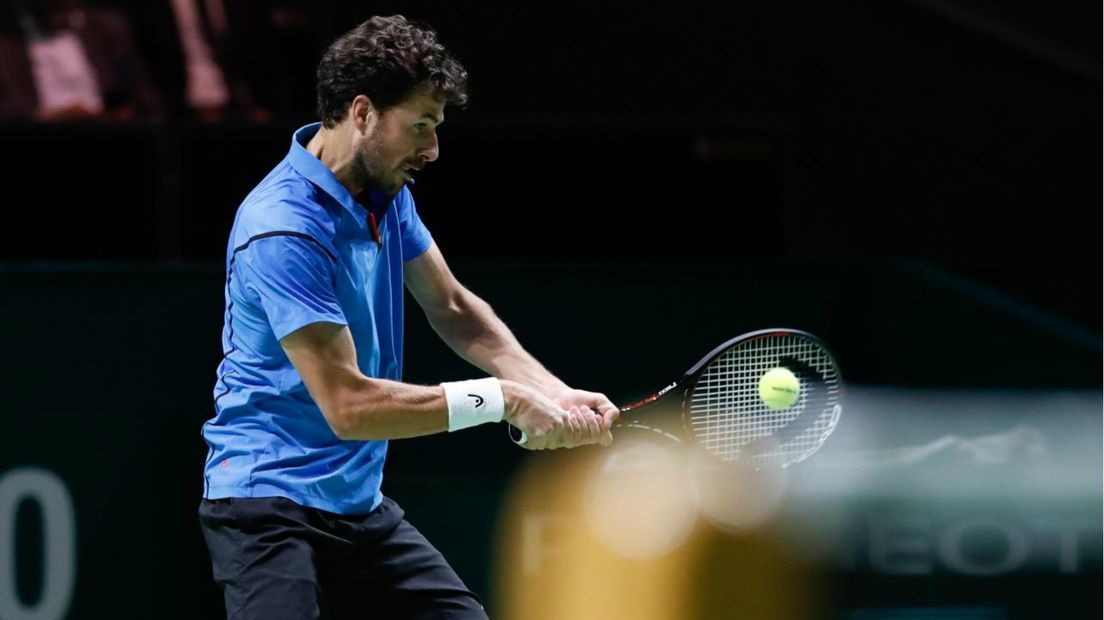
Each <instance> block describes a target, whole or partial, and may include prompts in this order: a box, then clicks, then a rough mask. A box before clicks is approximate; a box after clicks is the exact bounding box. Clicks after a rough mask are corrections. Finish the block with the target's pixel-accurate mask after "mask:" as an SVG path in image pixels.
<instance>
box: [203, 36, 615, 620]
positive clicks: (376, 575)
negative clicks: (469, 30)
mask: <svg viewBox="0 0 1104 620" xmlns="http://www.w3.org/2000/svg"><path fill="white" fill-rule="evenodd" d="M466 81H467V73H466V71H465V70H464V68H463V67H462V66H461V65H460V64H459V62H458V61H457V60H456V59H455V58H454V57H453V56H452V55H451V54H450V53H449V52H448V51H447V50H446V49H445V48H444V47H443V46H442V45H441V44H440V43H439V42H438V39H437V36H436V34H435V33H434V32H433V31H432V30H431V29H429V28H428V27H423V26H420V25H416V24H412V23H410V22H408V21H407V20H406V19H405V18H403V17H402V16H393V17H374V18H372V19H370V20H368V21H366V22H364V23H363V24H361V25H359V26H358V27H356V28H354V29H353V30H352V31H350V32H348V33H346V34H345V35H343V36H342V37H341V38H339V39H338V40H337V41H335V42H334V43H333V44H332V45H331V46H330V47H329V49H328V50H327V51H326V53H325V54H324V56H323V58H322V60H321V63H320V64H319V67H318V84H317V86H318V112H319V115H320V117H321V123H316V124H313V125H308V126H306V127H303V128H301V129H299V130H298V131H296V132H295V134H294V136H293V138H292V141H291V148H290V150H289V151H288V154H287V156H286V157H285V158H284V159H283V161H281V162H280V163H279V164H278V165H277V166H276V167H275V168H274V169H273V170H272V171H271V172H270V173H269V174H268V176H266V177H265V178H264V180H262V181H261V182H260V184H259V185H257V187H256V188H255V189H254V190H253V191H252V192H251V193H250V194H249V195H248V196H247V197H246V198H245V200H244V202H243V203H242V205H241V207H240V208H239V209H238V213H237V216H236V218H235V221H234V226H233V229H232V231H231V233H230V241H229V244H228V246H227V257H226V290H225V303H226V311H225V326H224V329H223V333H222V343H223V351H224V357H223V360H222V363H221V364H220V365H219V368H218V378H217V381H216V384H215V416H214V418H213V419H211V420H209V421H208V422H207V423H206V424H205V425H204V427H203V436H204V438H205V439H206V441H207V443H208V445H209V448H210V450H209V455H208V458H207V462H206V465H205V468H204V494H203V500H202V501H201V504H200V508H199V514H200V522H201V525H202V529H203V533H204V537H205V539H206V541H207V546H208V549H209V550H210V554H211V559H212V565H213V572H214V579H215V581H216V582H217V583H218V585H219V586H220V587H221V589H222V591H223V593H224V595H225V601H226V611H227V616H228V618H230V619H231V620H236V619H242V620H244V619H250V620H252V619H255V618H258V619H259V618H263V619H265V620H279V619H284V618H287V619H294V620H304V619H308V618H320V617H324V618H368V617H372V618H484V617H486V615H485V613H484V611H483V608H482V606H481V604H480V601H479V599H478V597H477V596H476V595H475V594H474V593H472V592H471V591H470V590H469V589H468V588H467V587H466V586H465V585H464V584H463V582H462V581H461V580H460V578H459V577H458V576H457V575H456V573H455V572H454V571H453V570H452V568H450V567H449V565H448V563H447V562H446V561H445V559H444V558H443V557H442V555H441V554H440V552H438V551H437V550H436V549H435V548H434V547H433V546H431V545H430V544H429V542H427V541H426V539H425V538H423V537H422V535H421V534H420V533H419V532H418V531H417V530H416V529H415V528H414V527H413V526H411V525H410V524H409V523H407V522H406V521H405V520H404V518H403V511H402V509H401V508H399V506H398V505H397V504H396V503H395V502H393V501H392V500H390V499H388V498H386V497H384V496H383V494H382V493H381V492H380V483H381V481H382V476H383V463H384V459H385V457H386V454H387V442H388V440H390V439H400V438H404V437H415V436H419V435H427V434H430V433H441V432H445V431H448V432H454V431H459V430H462V429H465V428H469V427H471V426H474V425H477V424H484V423H496V422H500V421H507V422H509V423H510V424H512V425H514V426H516V427H517V428H519V429H521V430H523V431H524V432H525V433H526V434H527V435H528V437H529V440H528V443H527V444H526V445H525V447H527V448H530V449H547V448H567V447H574V446H581V445H586V444H594V443H606V444H608V443H609V442H610V441H611V435H610V432H609V429H610V425H611V423H612V422H613V420H614V419H615V417H616V415H617V409H616V407H614V405H613V404H612V403H610V401H609V399H607V398H606V397H605V396H603V395H601V394H597V393H592V392H586V391H582V390H576V389H572V388H570V387H568V386H567V385H565V384H564V383H563V382H562V381H560V380H558V379H557V378H556V377H555V376H553V375H552V374H551V373H549V372H548V371H547V370H546V369H545V368H544V367H543V366H541V364H540V363H538V362H537V361H536V360H535V359H534V358H533V357H532V356H530V355H529V354H528V353H526V352H525V350H524V349H522V347H521V346H520V345H519V344H518V342H517V340H516V339H515V338H514V336H513V335H512V334H511V332H510V330H509V329H508V328H507V327H506V325H504V324H503V322H502V321H501V320H500V319H499V318H498V317H497V316H496V315H495V314H494V312H493V311H492V310H491V308H490V306H489V305H488V304H487V303H486V302H484V301H483V300H481V299H479V298H478V297H476V296H475V295H474V294H472V293H471V292H470V291H468V290H467V289H466V288H464V287H463V286H462V285H461V284H460V283H459V282H457V280H456V278H455V277H454V276H453V274H452V273H451V272H450V271H449V268H448V266H447V264H446V263H445V260H444V258H443V257H442V255H441V252H440V251H439V250H438V248H437V246H436V245H435V244H434V242H433V239H432V237H431V236H430V233H429V231H428V230H427V229H426V227H425V226H424V225H423V224H422V221H421V220H420V219H419V217H418V212H417V211H416V209H415V207H414V200H413V198H412V196H411V193H410V190H409V189H408V188H407V184H408V183H410V182H411V181H412V176H413V175H414V174H415V173H416V172H417V171H419V170H421V169H422V168H423V167H425V166H426V164H428V163H429V162H432V161H434V160H436V159H437V156H438V143H437V134H436V127H437V126H438V125H439V124H440V123H441V122H443V121H444V109H445V106H446V104H456V105H463V104H464V103H465V102H466V99H467V94H466ZM404 285H405V286H406V287H407V288H408V289H409V290H410V291H411V293H412V294H413V297H414V298H415V299H416V300H417V301H418V303H419V305H420V306H421V307H422V309H423V310H424V311H425V314H426V316H427V317H428V318H429V321H430V323H431V324H432V326H433V328H434V329H435V330H436V331H437V333H438V334H439V335H440V336H441V338H442V339H443V340H444V341H445V342H446V343H447V344H448V345H449V346H451V347H452V349H453V350H455V351H456V352H457V353H458V354H459V355H461V356H462V357H463V358H464V359H466V360H468V361H469V362H471V363H472V364H474V365H475V366H478V367H479V368H481V369H482V370H483V371H485V372H486V373H488V374H489V375H490V376H488V377H487V378H484V379H477V380H472V381H458V382H449V383H444V384H441V385H435V386H422V385H412V384H408V383H402V382H401V381H400V374H401V368H402V361H403V351H402V341H403V306H402V302H403V286H404ZM503 440H504V441H505V440H506V433H505V432H503ZM443 508H444V507H443ZM452 508H453V509H455V510H466V509H467V508H466V507H452Z"/></svg>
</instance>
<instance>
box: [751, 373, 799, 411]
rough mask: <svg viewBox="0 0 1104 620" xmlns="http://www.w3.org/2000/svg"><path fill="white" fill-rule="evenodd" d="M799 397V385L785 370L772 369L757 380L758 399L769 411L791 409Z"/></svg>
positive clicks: (795, 378) (791, 374) (792, 375)
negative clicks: (761, 400)
mask: <svg viewBox="0 0 1104 620" xmlns="http://www.w3.org/2000/svg"><path fill="white" fill-rule="evenodd" d="M800 395H801V384H800V383H799V382H798V380H797V377H795V376H794V374H793V373H792V372H790V371H789V370H788V369H786V368H782V367H779V368H772V369H770V370H768V371H767V372H766V373H765V374H764V375H763V376H762V377H761V378H760V379H759V398H761V399H763V404H765V405H766V406H767V407H769V408H771V409H785V408H787V407H792V406H793V404H794V403H796V402H797V397H798V396H800Z"/></svg>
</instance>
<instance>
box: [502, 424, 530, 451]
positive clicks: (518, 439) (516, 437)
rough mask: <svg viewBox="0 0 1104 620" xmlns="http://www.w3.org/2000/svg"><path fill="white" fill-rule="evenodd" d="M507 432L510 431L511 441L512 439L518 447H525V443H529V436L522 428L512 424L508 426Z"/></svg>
mask: <svg viewBox="0 0 1104 620" xmlns="http://www.w3.org/2000/svg"><path fill="white" fill-rule="evenodd" d="M507 430H508V431H509V434H510V439H512V440H513V441H514V443H516V444H517V445H519V446H524V445H525V442H527V441H529V436H528V435H526V434H525V431H523V430H521V429H520V428H518V427H516V426H513V425H512V424H511V425H508V426H507Z"/></svg>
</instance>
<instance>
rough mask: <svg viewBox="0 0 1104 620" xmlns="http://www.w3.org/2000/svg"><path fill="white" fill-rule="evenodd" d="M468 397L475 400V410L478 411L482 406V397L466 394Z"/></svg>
mask: <svg viewBox="0 0 1104 620" xmlns="http://www.w3.org/2000/svg"><path fill="white" fill-rule="evenodd" d="M468 396H471V397H472V398H474V399H475V408H476V409H479V408H480V407H482V406H483V397H482V396H480V395H479V394H468Z"/></svg>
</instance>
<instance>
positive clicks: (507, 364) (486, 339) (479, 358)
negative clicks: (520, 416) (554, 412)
mask: <svg viewBox="0 0 1104 620" xmlns="http://www.w3.org/2000/svg"><path fill="white" fill-rule="evenodd" d="M403 277H404V280H405V281H406V286H407V288H409V289H410V292H411V294H412V295H414V299H416V300H417V301H418V304H419V305H420V306H421V307H422V310H423V311H425V314H426V318H428V319H429V323H430V325H432V326H433V329H434V330H435V331H436V332H437V335H439V336H440V337H441V339H442V340H444V341H445V343H446V344H448V345H449V347H451V348H452V350H453V351H455V352H456V353H457V354H458V355H460V356H461V357H462V358H464V359H465V360H467V361H468V362H469V363H471V364H473V365H475V366H477V367H479V368H481V369H482V370H484V371H486V372H488V373H490V374H492V375H494V376H496V377H498V378H500V379H508V380H511V381H516V382H518V383H521V384H524V385H528V386H531V387H533V388H534V389H536V390H538V391H540V392H541V393H542V394H544V395H545V396H547V397H548V398H551V399H553V400H554V401H555V402H556V403H557V404H559V405H560V406H562V407H565V408H569V407H586V408H590V409H593V410H595V411H598V412H599V413H601V414H602V428H603V431H604V433H605V435H606V436H607V437H605V439H606V442H607V443H608V439H609V437H608V429H609V426H610V424H612V422H613V420H614V419H615V418H616V416H617V408H616V407H615V406H614V405H613V403H611V402H610V401H609V399H607V398H606V397H605V396H604V395H602V394H598V393H594V392H586V391H583V390H575V389H572V388H570V387H568V385H567V384H565V383H564V382H563V381H561V380H559V379H558V378H556V376H555V375H553V374H552V373H551V372H549V371H548V370H547V369H546V368H545V367H544V366H542V365H541V364H540V362H538V361H537V360H536V359H535V358H534V357H533V356H532V355H530V354H529V353H528V352H527V351H525V349H523V348H522V346H521V344H520V343H519V342H518V341H517V338H515V337H514V335H513V333H512V332H511V331H510V329H509V328H508V327H506V324H505V323H503V322H502V320H501V319H499V318H498V316H497V315H495V313H494V311H493V310H492V309H491V306H490V304H488V303H487V302H485V301H483V300H482V299H480V298H479V297H478V296H476V295H475V294H474V293H472V292H471V291H469V290H468V289H467V288H465V287H464V286H463V285H462V284H460V282H459V281H458V280H457V279H456V277H455V276H454V275H453V274H452V271H451V270H450V269H449V267H448V265H447V264H446V262H445V259H444V256H442V254H441V251H440V250H439V249H438V248H437V244H435V243H434V244H433V245H431V246H430V247H429V249H428V250H426V251H425V252H424V253H423V254H422V255H421V256H418V257H417V258H414V259H411V260H409V261H407V262H406V264H405V265H404V271H403Z"/></svg>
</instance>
